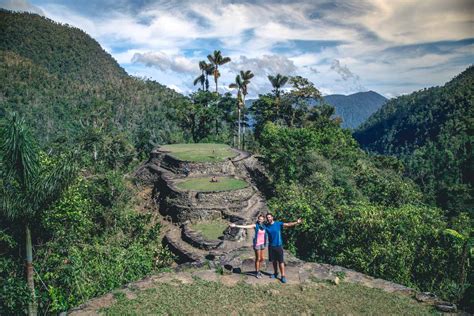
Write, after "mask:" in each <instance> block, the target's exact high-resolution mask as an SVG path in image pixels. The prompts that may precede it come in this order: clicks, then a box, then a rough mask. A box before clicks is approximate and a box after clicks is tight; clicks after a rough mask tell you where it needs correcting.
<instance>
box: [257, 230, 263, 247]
mask: <svg viewBox="0 0 474 316" xmlns="http://www.w3.org/2000/svg"><path fill="white" fill-rule="evenodd" d="M264 243H265V230H260V229H259V230H258V233H257V242H256V243H255V246H260V245H263V244H264Z"/></svg>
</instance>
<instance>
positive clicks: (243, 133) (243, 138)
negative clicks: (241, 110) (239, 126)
mask: <svg viewBox="0 0 474 316" xmlns="http://www.w3.org/2000/svg"><path fill="white" fill-rule="evenodd" d="M242 106H243V107H245V94H244V95H243V97H242ZM243 125H244V126H243V131H242V148H241V149H242V150H245V114H244V124H243Z"/></svg>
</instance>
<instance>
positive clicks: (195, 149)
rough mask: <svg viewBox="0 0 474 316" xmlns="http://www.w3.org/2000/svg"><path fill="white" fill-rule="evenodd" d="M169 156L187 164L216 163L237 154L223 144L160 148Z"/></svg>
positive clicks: (180, 145)
mask: <svg viewBox="0 0 474 316" xmlns="http://www.w3.org/2000/svg"><path fill="white" fill-rule="evenodd" d="M161 148H162V149H164V150H167V151H170V152H171V154H170V155H171V156H173V157H175V158H176V159H179V160H182V161H189V162H218V161H223V160H226V159H227V158H233V157H235V156H237V154H236V153H235V152H234V151H232V150H231V148H230V147H229V146H228V145H225V144H174V145H164V146H161Z"/></svg>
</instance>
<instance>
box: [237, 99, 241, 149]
mask: <svg viewBox="0 0 474 316" xmlns="http://www.w3.org/2000/svg"><path fill="white" fill-rule="evenodd" d="M237 148H239V149H240V107H239V131H238V134H237Z"/></svg>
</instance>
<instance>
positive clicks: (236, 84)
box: [229, 75, 244, 148]
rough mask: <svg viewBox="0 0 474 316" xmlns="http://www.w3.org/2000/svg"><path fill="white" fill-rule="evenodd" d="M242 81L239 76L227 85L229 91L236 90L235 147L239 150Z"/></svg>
mask: <svg viewBox="0 0 474 316" xmlns="http://www.w3.org/2000/svg"><path fill="white" fill-rule="evenodd" d="M243 85H244V83H243V80H242V78H241V77H240V75H237V76H235V82H234V83H231V84H230V85H229V88H231V89H237V111H238V122H237V126H238V131H237V147H238V148H240V126H241V124H240V115H241V110H242V108H243V99H242V89H243Z"/></svg>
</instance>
